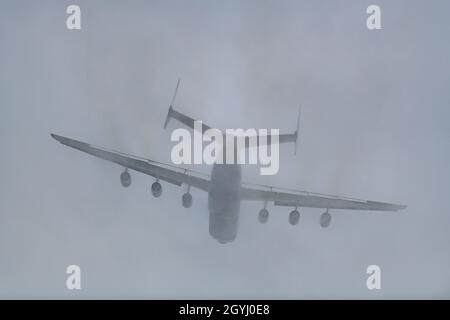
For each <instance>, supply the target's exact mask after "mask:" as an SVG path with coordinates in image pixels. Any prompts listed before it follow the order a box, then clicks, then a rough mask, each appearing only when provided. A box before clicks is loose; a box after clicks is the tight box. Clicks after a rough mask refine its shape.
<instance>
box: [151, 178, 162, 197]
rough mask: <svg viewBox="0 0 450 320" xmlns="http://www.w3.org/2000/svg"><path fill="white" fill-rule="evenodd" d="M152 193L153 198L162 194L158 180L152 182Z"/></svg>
mask: <svg viewBox="0 0 450 320" xmlns="http://www.w3.org/2000/svg"><path fill="white" fill-rule="evenodd" d="M152 194H153V196H154V197H155V198H158V197H159V196H160V195H161V194H162V186H161V183H159V182H158V181H156V182H153V183H152Z"/></svg>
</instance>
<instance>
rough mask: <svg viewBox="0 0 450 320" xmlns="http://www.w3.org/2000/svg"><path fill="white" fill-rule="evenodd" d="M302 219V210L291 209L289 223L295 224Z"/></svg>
mask: <svg viewBox="0 0 450 320" xmlns="http://www.w3.org/2000/svg"><path fill="white" fill-rule="evenodd" d="M299 220H300V212H298V210H297V209H295V210H293V211H291V212H290V213H289V223H290V224H291V225H293V226H295V225H296V224H298V221H299Z"/></svg>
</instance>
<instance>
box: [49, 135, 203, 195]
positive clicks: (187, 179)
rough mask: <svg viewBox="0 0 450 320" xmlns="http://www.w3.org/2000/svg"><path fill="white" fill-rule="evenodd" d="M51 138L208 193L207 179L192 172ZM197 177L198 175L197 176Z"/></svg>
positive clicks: (66, 139)
mask: <svg viewBox="0 0 450 320" xmlns="http://www.w3.org/2000/svg"><path fill="white" fill-rule="evenodd" d="M51 136H52V138H54V139H56V140H57V141H59V142H60V143H62V144H64V145H66V146H69V147H71V148H74V149H77V150H80V151H83V152H86V153H88V154H90V155H93V156H95V157H98V158H101V159H104V160H107V161H110V162H114V163H116V164H118V165H121V166H123V167H125V168H128V169H132V170H135V171H138V172H141V173H144V174H146V175H149V176H152V177H155V178H157V179H161V180H164V181H166V182H169V183H172V184H175V185H177V186H181V185H182V184H183V183H184V184H187V185H189V186H192V187H194V188H197V189H200V190H204V191H208V190H209V179H205V178H201V177H198V176H194V174H197V173H194V172H193V171H190V170H184V169H182V168H175V167H172V166H168V165H165V164H162V163H159V162H156V161H152V160H149V159H144V158H139V157H136V156H133V155H129V154H125V153H121V152H117V151H113V150H107V149H104V148H100V147H96V146H93V145H91V144H88V143H85V142H81V141H77V140H73V139H69V138H66V137H63V136H59V135H56V134H51ZM197 175H198V174H197Z"/></svg>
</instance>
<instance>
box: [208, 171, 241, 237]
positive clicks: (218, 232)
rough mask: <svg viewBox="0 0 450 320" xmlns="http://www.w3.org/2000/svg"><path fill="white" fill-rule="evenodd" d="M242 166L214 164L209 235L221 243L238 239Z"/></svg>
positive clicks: (209, 199) (209, 202) (209, 203)
mask: <svg viewBox="0 0 450 320" xmlns="http://www.w3.org/2000/svg"><path fill="white" fill-rule="evenodd" d="M240 187H241V166H240V165H239V164H214V165H213V168H212V173H211V188H210V190H209V194H208V209H209V233H210V234H211V236H212V237H213V238H214V239H216V240H217V241H219V242H220V243H227V242H231V241H233V240H234V239H235V238H236V235H237V230H238V223H239V212H240V204H241V199H240Z"/></svg>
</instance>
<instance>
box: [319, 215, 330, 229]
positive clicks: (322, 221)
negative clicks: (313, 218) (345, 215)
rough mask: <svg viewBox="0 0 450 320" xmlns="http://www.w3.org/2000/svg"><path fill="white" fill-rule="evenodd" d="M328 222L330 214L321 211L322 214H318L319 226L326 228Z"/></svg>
mask: <svg viewBox="0 0 450 320" xmlns="http://www.w3.org/2000/svg"><path fill="white" fill-rule="evenodd" d="M330 223H331V214H330V213H329V212H328V211H326V212H324V213H322V215H321V216H320V226H321V227H322V228H326V227H328V226H329V225H330Z"/></svg>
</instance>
